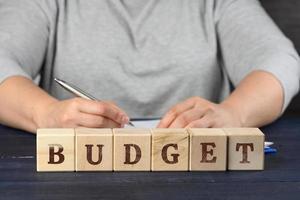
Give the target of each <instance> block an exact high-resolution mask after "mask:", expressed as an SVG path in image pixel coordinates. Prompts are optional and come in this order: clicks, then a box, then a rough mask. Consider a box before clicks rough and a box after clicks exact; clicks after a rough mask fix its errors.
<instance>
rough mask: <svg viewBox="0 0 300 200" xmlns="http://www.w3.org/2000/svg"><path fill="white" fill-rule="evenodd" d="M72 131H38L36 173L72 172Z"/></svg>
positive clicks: (73, 135) (73, 137)
mask: <svg viewBox="0 0 300 200" xmlns="http://www.w3.org/2000/svg"><path fill="white" fill-rule="evenodd" d="M74 143H75V133H74V129H63V128H62V129H38V130H37V135H36V158H37V171H74V170H75V166H74V162H75V159H74V154H75V148H74Z"/></svg>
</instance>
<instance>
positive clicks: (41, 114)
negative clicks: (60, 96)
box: [32, 97, 58, 128]
mask: <svg viewBox="0 0 300 200" xmlns="http://www.w3.org/2000/svg"><path fill="white" fill-rule="evenodd" d="M57 102H58V100H57V99H55V98H53V97H50V98H49V97H47V98H44V99H43V100H40V101H39V102H38V103H36V104H35V106H34V107H33V113H32V120H33V122H34V124H35V125H36V128H41V127H45V122H46V121H47V120H48V119H47V116H48V114H47V113H49V109H51V108H52V105H53V104H54V103H57Z"/></svg>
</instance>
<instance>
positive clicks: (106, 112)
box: [79, 100, 129, 124]
mask: <svg viewBox="0 0 300 200" xmlns="http://www.w3.org/2000/svg"><path fill="white" fill-rule="evenodd" d="M79 111H81V112H84V113H88V114H93V115H99V116H103V117H106V118H108V119H111V120H113V121H115V122H116V123H119V124H122V123H127V122H128V120H129V119H128V117H127V115H126V114H125V113H123V112H120V111H119V110H118V109H116V108H115V107H114V106H111V105H110V104H108V103H105V102H100V101H89V100H83V101H82V103H80V105H79Z"/></svg>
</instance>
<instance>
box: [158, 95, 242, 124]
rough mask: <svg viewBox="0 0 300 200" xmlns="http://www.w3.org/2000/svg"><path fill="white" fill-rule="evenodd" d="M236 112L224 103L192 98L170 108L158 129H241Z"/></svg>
mask: <svg viewBox="0 0 300 200" xmlns="http://www.w3.org/2000/svg"><path fill="white" fill-rule="evenodd" d="M241 126H242V124H241V119H240V116H239V113H238V112H237V110H235V109H234V108H233V107H232V106H231V105H229V104H226V103H221V104H215V103H212V102H210V101H207V100H205V99H203V98H200V97H192V98H189V99H187V100H186V101H184V102H181V103H179V104H177V105H175V106H174V107H172V108H171V109H170V110H169V111H168V112H167V114H166V115H165V116H164V117H163V118H162V120H161V121H160V123H159V125H158V126H157V127H158V128H220V127H241Z"/></svg>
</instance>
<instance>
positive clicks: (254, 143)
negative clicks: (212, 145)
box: [223, 128, 265, 170]
mask: <svg viewBox="0 0 300 200" xmlns="http://www.w3.org/2000/svg"><path fill="white" fill-rule="evenodd" d="M223 130H224V131H225V133H226V134H227V136H228V170H263V169H264V141H265V136H264V134H263V133H262V132H261V131H260V130H259V129H258V128H226V129H223Z"/></svg>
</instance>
